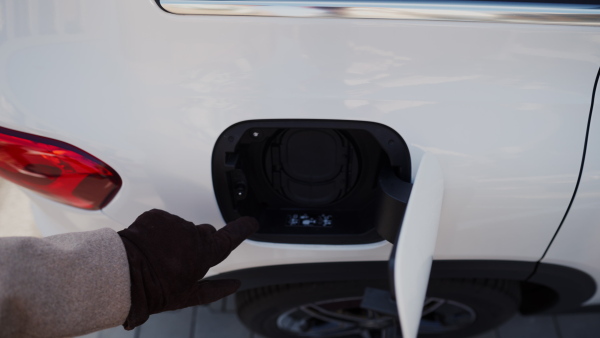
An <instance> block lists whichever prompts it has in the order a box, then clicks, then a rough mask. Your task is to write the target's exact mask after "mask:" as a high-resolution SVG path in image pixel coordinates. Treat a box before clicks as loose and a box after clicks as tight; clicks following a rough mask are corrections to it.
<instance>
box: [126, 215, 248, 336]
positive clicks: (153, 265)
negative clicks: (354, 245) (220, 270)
mask: <svg viewBox="0 0 600 338" xmlns="http://www.w3.org/2000/svg"><path fill="white" fill-rule="evenodd" d="M256 230H258V222H257V221H256V220H255V219H254V218H251V217H242V218H239V219H237V220H236V221H233V222H231V223H229V224H227V225H226V226H225V227H223V228H222V229H220V230H219V231H216V230H215V228H214V227H213V226H212V225H209V224H201V225H194V224H193V223H191V222H188V221H186V220H184V219H183V218H181V217H178V216H175V215H172V214H170V213H168V212H166V211H162V210H157V209H153V210H150V211H146V212H145V213H143V214H142V215H140V216H139V217H138V218H137V219H136V220H135V222H133V224H131V225H130V226H129V228H127V229H125V230H121V231H119V232H118V233H119V235H120V236H121V239H122V240H123V244H124V245H125V251H126V252H127V260H128V262H129V274H130V276H131V308H130V310H129V315H128V316H127V320H126V321H125V323H123V327H124V328H125V329H127V330H132V329H133V328H135V327H136V326H139V325H141V324H143V323H144V322H146V320H148V317H149V316H150V315H151V314H155V313H159V312H163V311H169V310H177V309H182V308H185V307H188V306H194V305H200V304H207V303H211V302H214V301H216V300H218V299H221V298H223V297H226V296H228V295H230V294H232V293H234V292H235V291H237V289H238V288H239V287H240V281H239V280H235V279H227V280H211V281H200V279H201V278H202V277H204V275H205V274H206V272H208V269H209V268H211V267H212V266H215V265H217V264H219V263H220V262H221V261H223V260H224V259H225V258H226V257H227V256H228V255H229V253H230V252H231V251H232V250H233V249H235V248H236V247H237V246H238V245H239V244H240V243H241V242H242V241H243V240H244V239H246V238H247V237H248V236H250V235H251V234H252V233H254V232H255V231H256Z"/></svg>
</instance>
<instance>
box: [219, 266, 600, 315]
mask: <svg viewBox="0 0 600 338" xmlns="http://www.w3.org/2000/svg"><path fill="white" fill-rule="evenodd" d="M387 268H388V262H387V261H363V262H330V263H304V264H289V265H272V266H262V267H254V268H247V269H241V270H235V271H230V272H226V273H222V274H219V275H215V276H212V277H210V278H208V279H224V278H234V279H240V280H241V281H242V287H241V289H240V290H248V289H253V288H258V287H263V286H270V285H279V284H295V283H309V282H332V281H344V280H386V281H387V278H388V271H387ZM431 278H432V279H448V278H486V279H505V280H514V281H519V282H521V292H522V304H521V307H520V312H521V313H523V314H536V313H556V312H568V311H574V310H578V309H580V308H581V307H582V304H583V303H584V302H585V301H586V300H588V299H589V298H591V297H592V296H593V295H594V293H595V292H596V288H597V286H596V281H594V279H593V278H592V277H590V275H588V274H587V273H585V272H583V271H581V270H578V269H574V268H570V267H567V266H562V265H556V264H547V263H541V264H539V266H538V267H537V269H536V262H527V261H504V260H502V261H501V260H434V261H433V265H432V271H431Z"/></svg>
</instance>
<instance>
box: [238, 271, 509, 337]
mask: <svg viewBox="0 0 600 338" xmlns="http://www.w3.org/2000/svg"><path fill="white" fill-rule="evenodd" d="M366 287H375V288H380V289H387V285H386V283H385V281H377V282H373V281H370V282H366V281H351V282H325V283H306V284H287V285H276V286H267V287H261V288H256V289H251V290H246V291H241V292H238V294H237V296H236V302H237V311H238V316H239V318H240V320H241V321H242V322H243V323H244V324H245V325H246V326H247V327H248V328H250V329H251V330H252V331H254V332H256V333H259V334H261V335H263V336H266V337H273V338H298V337H323V338H324V337H348V338H351V337H361V334H362V336H363V337H364V336H371V337H380V336H386V337H388V336H389V332H393V331H390V330H396V332H398V327H397V318H395V316H389V315H385V314H381V313H377V312H374V311H370V310H364V309H361V308H360V301H361V300H362V295H363V294H364V291H365V288H366ZM519 302H520V288H519V283H518V282H514V281H505V280H489V279H460V280H459V279H446V280H431V281H430V283H429V286H428V290H427V299H426V303H425V305H424V314H425V315H424V316H423V317H422V320H421V327H420V329H419V337H427V338H429V337H431V338H458V337H468V336H471V335H475V334H478V333H481V332H484V331H487V330H490V329H492V328H494V327H496V326H498V325H500V324H502V323H503V322H505V321H506V320H508V319H509V318H510V317H512V316H513V315H514V314H515V313H516V311H517V309H518V306H519ZM432 309H433V311H431V310H432ZM426 312H427V313H426ZM353 318H356V322H355V323H354V326H355V327H354V328H353V327H352V325H353V324H352V320H353ZM365 319H369V320H368V321H365ZM365 323H367V324H365ZM386 323H387V324H386ZM385 325H388V327H385V328H383V326H385ZM389 326H395V328H391V327H389ZM360 330H363V331H364V330H367V331H369V335H366V334H365V333H364V332H359V331H360ZM384 330H387V331H386V332H387V334H386V335H384V334H383V331H384ZM398 336H399V334H398Z"/></svg>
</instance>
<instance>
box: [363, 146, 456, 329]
mask: <svg viewBox="0 0 600 338" xmlns="http://www.w3.org/2000/svg"><path fill="white" fill-rule="evenodd" d="M391 183H392V182H390V181H389V180H388V179H387V178H386V176H385V175H382V177H381V179H380V185H382V186H386V187H387V188H388V189H387V196H388V198H389V199H390V201H388V203H393V200H397V203H400V204H404V203H406V199H407V196H406V192H405V190H406V189H402V187H394V185H393V184H391ZM443 194H444V181H443V176H442V171H441V168H440V165H439V163H438V161H437V159H436V158H435V156H434V155H432V154H428V153H426V154H425V155H424V156H423V158H422V159H421V162H420V165H419V169H418V171H417V175H416V178H415V181H414V183H413V186H412V189H411V191H410V197H408V204H407V205H406V211H405V213H404V217H403V219H402V220H400V223H401V224H398V225H399V228H396V229H399V230H398V231H397V235H396V239H395V241H394V249H393V250H392V253H391V256H390V259H389V273H390V285H391V290H390V292H387V291H383V290H377V289H367V290H366V292H365V296H364V297H363V302H362V304H361V307H363V308H366V309H371V310H375V311H379V312H383V313H387V314H390V315H395V314H397V315H398V317H399V320H400V328H401V331H402V337H404V338H416V337H417V334H418V332H419V324H420V321H421V316H422V313H423V303H424V302H425V294H426V291H427V284H428V282H429V275H430V272H431V264H432V261H433V253H434V250H435V243H436V239H437V233H438V226H439V221H440V213H441V208H442V199H443ZM390 334H391V336H396V333H395V332H391V333H390Z"/></svg>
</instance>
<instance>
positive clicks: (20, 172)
mask: <svg viewBox="0 0 600 338" xmlns="http://www.w3.org/2000/svg"><path fill="white" fill-rule="evenodd" d="M0 176H2V177H4V178H6V179H8V180H10V181H12V182H14V183H16V184H18V185H20V186H23V187H25V188H28V189H31V190H33V191H36V192H38V193H41V194H43V195H45V196H47V197H49V198H51V199H53V200H55V201H58V202H61V203H65V204H68V205H71V206H74V207H77V208H82V209H89V210H97V209H100V208H102V207H103V206H105V205H106V204H107V203H108V202H110V200H111V199H112V197H113V196H114V195H115V194H116V193H117V191H118V190H119V188H120V187H121V178H120V177H119V175H118V174H117V173H116V172H115V171H114V170H113V169H112V168H110V167H109V166H108V165H106V164H104V163H102V162H101V161H100V160H98V159H97V158H95V157H94V156H92V155H90V154H88V153H86V152H84V151H83V150H81V149H78V148H75V147H73V146H72V145H69V144H66V143H64V142H60V141H57V140H53V139H49V138H45V137H41V136H35V135H31V134H26V133H21V132H17V131H14V130H9V129H6V128H2V127H0Z"/></svg>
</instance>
